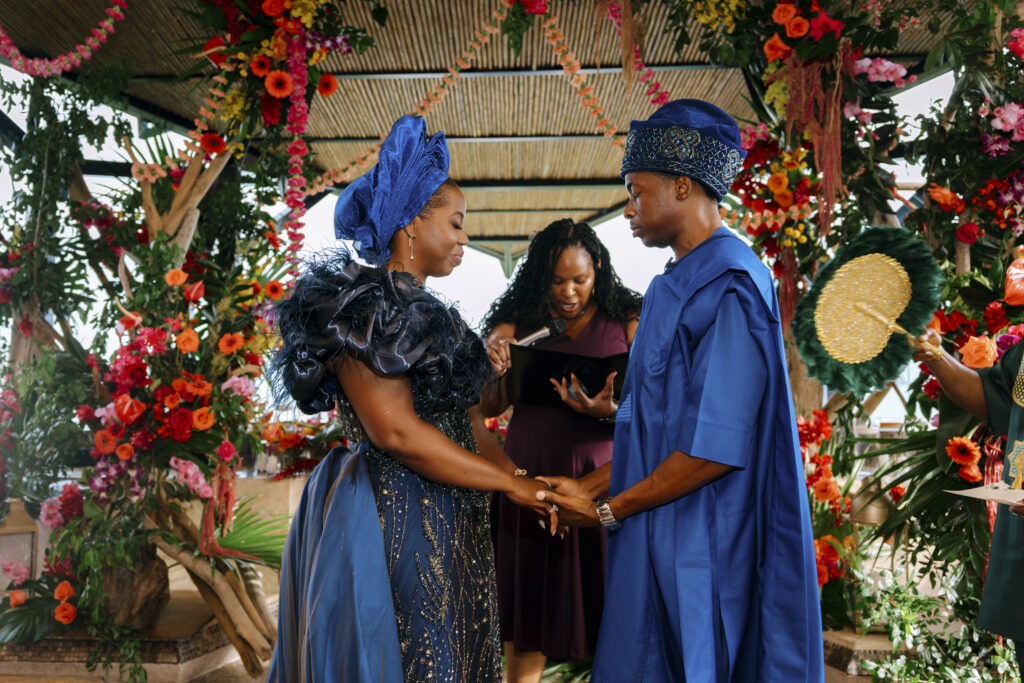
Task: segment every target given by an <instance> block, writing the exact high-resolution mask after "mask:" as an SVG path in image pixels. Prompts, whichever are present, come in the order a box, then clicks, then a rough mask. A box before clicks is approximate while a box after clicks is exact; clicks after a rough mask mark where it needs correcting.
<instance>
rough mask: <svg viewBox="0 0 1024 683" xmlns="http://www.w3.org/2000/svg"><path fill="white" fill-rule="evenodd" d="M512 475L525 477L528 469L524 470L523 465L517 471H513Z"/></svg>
mask: <svg viewBox="0 0 1024 683" xmlns="http://www.w3.org/2000/svg"><path fill="white" fill-rule="evenodd" d="M512 476H513V477H525V476H526V470H524V469H523V468H522V467H520V468H519V469H517V470H516V471H515V472H513V473H512Z"/></svg>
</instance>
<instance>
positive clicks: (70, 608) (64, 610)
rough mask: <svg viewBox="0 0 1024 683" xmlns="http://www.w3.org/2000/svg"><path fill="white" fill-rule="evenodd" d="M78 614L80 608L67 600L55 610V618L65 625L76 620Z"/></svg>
mask: <svg viewBox="0 0 1024 683" xmlns="http://www.w3.org/2000/svg"><path fill="white" fill-rule="evenodd" d="M76 616H78V610H77V609H75V606H74V605H72V604H70V603H67V602H62V603H60V604H59V605H57V609H55V610H53V618H54V619H56V620H57V621H59V622H60V623H62V624H64V625H65V626H67V625H68V624H70V623H71V622H72V621H74V620H75V617H76Z"/></svg>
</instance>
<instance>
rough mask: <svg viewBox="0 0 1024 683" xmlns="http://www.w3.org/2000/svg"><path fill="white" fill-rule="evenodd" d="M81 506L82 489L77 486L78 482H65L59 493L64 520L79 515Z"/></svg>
mask: <svg viewBox="0 0 1024 683" xmlns="http://www.w3.org/2000/svg"><path fill="white" fill-rule="evenodd" d="M83 506H84V500H83V499H82V491H81V490H80V489H79V488H78V484H75V483H71V484H65V485H64V489H63V491H62V492H61V494H60V514H61V516H63V517H64V519H66V520H68V519H74V518H75V517H81V516H82V508H83Z"/></svg>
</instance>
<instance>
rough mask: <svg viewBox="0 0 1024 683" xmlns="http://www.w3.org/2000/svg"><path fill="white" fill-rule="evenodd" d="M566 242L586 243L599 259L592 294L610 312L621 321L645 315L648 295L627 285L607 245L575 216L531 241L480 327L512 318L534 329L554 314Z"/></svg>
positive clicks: (488, 328)
mask: <svg viewBox="0 0 1024 683" xmlns="http://www.w3.org/2000/svg"><path fill="white" fill-rule="evenodd" d="M567 247H581V248H583V249H585V250H586V251H587V253H588V254H590V260H591V261H592V262H593V264H594V289H593V291H592V292H591V295H590V298H591V300H592V301H594V302H595V303H596V304H597V306H598V307H599V308H600V309H601V310H602V311H604V313H605V314H606V315H608V316H609V317H611V318H612V319H613V320H616V321H618V322H621V323H625V322H628V321H630V320H633V319H635V318H636V317H637V316H638V315H639V314H640V304H641V302H642V301H643V297H641V296H640V294H638V293H637V292H634V291H633V290H632V289H630V288H629V287H626V286H625V285H624V284H622V280H620V279H619V276H618V275H616V273H615V269H614V268H612V263H611V257H610V256H609V254H608V248H607V247H605V246H604V244H603V243H602V242H601V240H600V239H598V237H597V233H595V232H594V229H593V228H591V227H590V226H589V225H587V224H586V223H576V222H574V221H573V220H572V219H570V218H563V219H562V220H558V221H555V222H554V223H552V224H551V225H549V226H548V227H546V228H544V229H543V230H541V231H540V232H539V233H537V234H536V235H535V236H534V237H533V239H532V240H531V241H530V248H529V251H528V252H527V253H526V258H525V259H524V260H523V263H521V264H520V266H519V268H518V270H517V271H516V274H515V277H514V278H513V279H512V282H511V283H510V284H509V286H508V289H506V290H505V293H504V294H502V295H501V296H500V297H499V298H498V299H497V300H496V301H495V302H494V303H493V304H492V305H491V309H490V310H489V311H488V312H487V315H486V316H485V317H484V319H483V322H482V324H481V327H482V329H483V334H484V335H487V334H488V333H490V331H491V330H493V329H494V328H495V327H496V326H497V325H498V324H499V323H503V322H510V323H514V324H516V325H518V326H520V327H523V328H526V329H528V330H532V329H534V328H538V327H541V326H542V325H544V324H545V323H546V322H547V321H548V320H550V318H551V311H550V310H549V307H548V302H549V300H550V297H551V282H552V280H554V277H555V264H556V263H558V259H559V257H561V255H562V252H563V251H565V249H566V248H567Z"/></svg>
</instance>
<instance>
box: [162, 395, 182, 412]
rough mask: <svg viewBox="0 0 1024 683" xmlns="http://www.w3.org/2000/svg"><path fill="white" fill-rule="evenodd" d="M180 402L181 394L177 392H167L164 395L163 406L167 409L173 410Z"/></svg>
mask: <svg viewBox="0 0 1024 683" xmlns="http://www.w3.org/2000/svg"><path fill="white" fill-rule="evenodd" d="M180 404H181V396H180V395H178V394H168V395H167V396H165V397H164V407H165V408H167V409H168V410H174V409H175V408H177V407H178V406H179V405H180Z"/></svg>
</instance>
